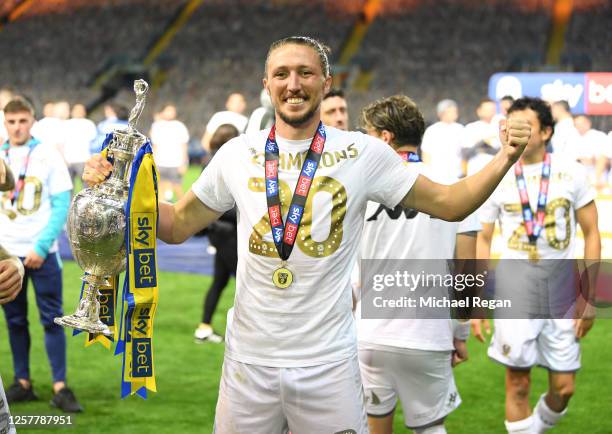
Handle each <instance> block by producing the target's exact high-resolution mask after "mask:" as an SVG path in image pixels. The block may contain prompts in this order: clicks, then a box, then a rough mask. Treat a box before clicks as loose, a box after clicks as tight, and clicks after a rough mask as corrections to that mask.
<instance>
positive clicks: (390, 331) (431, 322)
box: [355, 163, 480, 351]
mask: <svg viewBox="0 0 612 434" xmlns="http://www.w3.org/2000/svg"><path fill="white" fill-rule="evenodd" d="M409 166H411V167H414V168H415V169H416V170H418V171H419V173H420V174H422V175H424V176H427V177H428V178H429V179H431V180H433V181H435V182H438V183H441V184H451V183H452V182H455V181H456V179H455V178H452V177H449V176H448V175H447V174H445V173H444V172H442V171H440V170H435V169H434V168H433V167H431V166H429V165H425V164H423V163H409ZM479 230H480V223H479V222H478V218H477V217H476V214H472V215H470V216H469V217H467V218H466V219H465V220H464V221H462V222H447V221H444V220H440V219H437V218H434V217H431V216H430V215H428V214H424V213H420V212H416V211H414V210H404V209H402V208H401V207H396V208H395V209H389V208H385V207H384V205H380V204H377V203H373V202H370V203H368V208H367V212H366V221H365V225H364V229H363V237H362V240H361V248H360V257H361V259H390V260H392V259H415V260H418V259H452V258H454V256H455V242H456V236H457V234H460V233H466V232H474V231H479ZM432 262H433V261H432ZM370 264H371V265H369V266H373V265H374V264H373V263H370ZM421 264H423V263H421ZM430 265H431V266H434V264H430ZM435 265H436V266H437V264H435ZM439 265H440V267H441V269H440V273H442V274H446V273H447V272H448V269H447V267H446V263H445V262H444V261H440V264H439ZM428 268H429V265H428ZM420 271H421V270H415V271H414V272H415V274H418V273H419V272H420ZM357 298H358V299H359V297H357ZM355 315H356V317H357V337H358V340H359V347H360V348H371V349H376V348H378V345H385V346H391V347H397V348H411V349H418V350H430V351H446V350H452V349H453V334H454V333H453V332H454V324H453V321H451V320H450V319H448V320H445V319H401V318H395V319H362V318H361V305H360V302H359V301H358V304H357V306H356V309H355Z"/></svg>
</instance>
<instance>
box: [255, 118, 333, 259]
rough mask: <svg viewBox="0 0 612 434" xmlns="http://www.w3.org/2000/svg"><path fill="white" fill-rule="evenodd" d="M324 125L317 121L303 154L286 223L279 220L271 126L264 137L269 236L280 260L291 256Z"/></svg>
mask: <svg viewBox="0 0 612 434" xmlns="http://www.w3.org/2000/svg"><path fill="white" fill-rule="evenodd" d="M325 138H326V136H325V128H324V127H323V123H321V122H319V126H318V127H317V132H316V133H315V136H314V137H313V138H312V142H311V143H310V149H309V150H308V153H307V154H306V158H305V159H304V163H303V164H302V170H301V172H300V177H299V179H298V182H297V184H296V186H295V191H294V193H293V197H292V198H291V205H290V207H289V213H288V214H287V224H285V223H283V217H282V211H281V202H280V194H279V184H278V161H279V150H278V144H277V143H276V128H275V126H272V129H271V130H270V134H269V135H268V139H267V140H266V148H265V158H266V165H265V171H266V200H267V204H268V217H269V218H270V226H271V227H272V238H273V240H274V244H275V245H276V250H277V251H278V255H279V256H280V258H281V259H282V260H283V261H286V260H287V259H288V258H289V256H290V255H291V251H292V250H293V246H294V244H295V239H296V237H297V233H298V229H299V227H300V222H301V221H302V216H303V215H304V206H305V205H306V199H307V198H308V192H309V191H310V186H311V185H312V180H313V179H314V175H315V173H316V171H317V168H318V167H319V162H320V161H321V155H323V148H324V147H325Z"/></svg>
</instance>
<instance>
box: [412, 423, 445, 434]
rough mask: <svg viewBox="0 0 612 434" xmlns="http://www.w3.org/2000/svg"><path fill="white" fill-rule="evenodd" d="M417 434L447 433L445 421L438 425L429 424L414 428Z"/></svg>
mask: <svg viewBox="0 0 612 434" xmlns="http://www.w3.org/2000/svg"><path fill="white" fill-rule="evenodd" d="M414 432H415V434H446V428H444V424H443V423H439V424H438V425H432V426H428V427H427V428H419V429H415V430H414Z"/></svg>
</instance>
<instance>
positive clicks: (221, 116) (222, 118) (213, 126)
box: [206, 110, 249, 134]
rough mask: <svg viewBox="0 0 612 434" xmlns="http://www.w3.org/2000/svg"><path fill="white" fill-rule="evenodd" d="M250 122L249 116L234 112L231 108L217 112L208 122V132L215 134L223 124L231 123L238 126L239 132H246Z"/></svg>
mask: <svg viewBox="0 0 612 434" xmlns="http://www.w3.org/2000/svg"><path fill="white" fill-rule="evenodd" d="M248 122H249V118H247V117H246V116H244V115H241V114H240V113H236V112H232V111H229V110H225V111H222V112H217V113H215V114H214V115H212V117H211V118H210V120H209V121H208V124H206V132H207V133H209V134H214V133H215V131H217V128H219V127H220V126H221V125H225V124H231V125H233V126H235V127H236V129H237V130H238V132H239V133H242V132H244V130H245V128H246V126H247V123H248Z"/></svg>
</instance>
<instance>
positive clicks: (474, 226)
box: [457, 211, 482, 234]
mask: <svg viewBox="0 0 612 434" xmlns="http://www.w3.org/2000/svg"><path fill="white" fill-rule="evenodd" d="M480 230H482V225H481V224H480V221H479V220H478V211H476V212H473V213H472V214H470V215H469V216H467V217H466V218H465V220H463V221H461V222H460V223H459V226H458V227H457V233H458V234H464V233H466V232H479V231H480Z"/></svg>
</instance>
